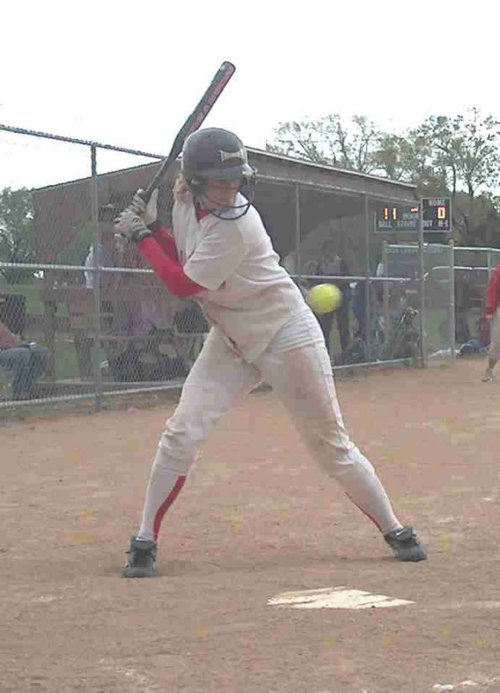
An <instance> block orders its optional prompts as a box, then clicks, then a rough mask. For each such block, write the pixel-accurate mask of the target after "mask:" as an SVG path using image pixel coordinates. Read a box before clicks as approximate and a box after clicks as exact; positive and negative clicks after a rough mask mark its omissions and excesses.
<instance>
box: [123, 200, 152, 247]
mask: <svg viewBox="0 0 500 693" xmlns="http://www.w3.org/2000/svg"><path fill="white" fill-rule="evenodd" d="M131 206H132V205H131ZM131 206H130V207H127V209H125V210H124V211H123V212H122V213H121V214H120V216H119V217H117V218H116V219H115V224H114V227H115V235H117V236H121V237H122V238H124V239H125V240H127V241H128V242H129V243H140V242H141V241H143V240H144V239H145V238H148V236H152V235H153V232H152V231H150V230H149V229H148V227H147V226H146V223H145V221H144V219H143V218H142V217H140V216H139V215H138V214H135V213H134V212H133V211H132V209H131Z"/></svg>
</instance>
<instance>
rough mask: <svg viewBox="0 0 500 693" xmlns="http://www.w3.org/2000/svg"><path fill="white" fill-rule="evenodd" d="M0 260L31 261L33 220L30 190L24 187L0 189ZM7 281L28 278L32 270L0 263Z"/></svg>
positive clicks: (13, 261) (0, 269)
mask: <svg viewBox="0 0 500 693" xmlns="http://www.w3.org/2000/svg"><path fill="white" fill-rule="evenodd" d="M0 261H1V262H10V263H32V262H34V261H35V224H34V212H33V202H32V197H31V191H30V190H28V189H27V188H20V189H19V190H12V189H11V188H4V189H3V190H1V191H0ZM0 274H1V275H2V276H3V277H4V279H5V280H6V281H7V283H9V284H20V283H22V282H25V281H26V280H27V279H32V278H33V274H34V272H33V271H32V270H19V269H16V268H12V267H0Z"/></svg>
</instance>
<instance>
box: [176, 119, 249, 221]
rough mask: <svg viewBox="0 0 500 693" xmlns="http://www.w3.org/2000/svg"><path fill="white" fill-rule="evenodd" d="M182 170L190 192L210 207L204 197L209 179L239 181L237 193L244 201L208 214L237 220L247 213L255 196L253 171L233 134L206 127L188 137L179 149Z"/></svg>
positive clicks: (241, 143)
mask: <svg viewBox="0 0 500 693" xmlns="http://www.w3.org/2000/svg"><path fill="white" fill-rule="evenodd" d="M181 169H182V174H183V176H184V179H185V181H186V183H187V185H188V187H189V189H190V190H191V192H192V193H193V194H194V195H195V196H196V197H199V198H200V197H201V198H203V197H205V199H206V201H207V202H208V203H209V204H210V205H212V204H213V202H214V201H213V200H210V198H209V197H207V195H206V192H207V184H208V181H209V180H212V179H217V180H221V181H229V180H235V181H239V182H240V186H239V191H240V192H242V193H243V194H244V196H245V197H246V198H247V202H246V203H245V204H243V205H232V206H230V207H225V208H222V209H211V210H210V211H211V213H212V214H214V215H215V216H217V217H219V218H220V219H239V218H240V217H242V216H243V215H244V214H246V213H247V212H248V209H249V208H250V205H251V203H252V200H253V196H254V189H255V169H254V168H253V167H252V166H250V164H249V163H248V158H247V151H246V149H245V146H244V145H243V142H242V141H241V140H240V139H239V137H237V136H236V135H235V134H233V133H232V132H229V131H228V130H222V129H221V128H205V129H203V130H198V131H196V132H194V133H193V134H191V135H190V136H189V137H188V138H187V140H186V142H185V143H184V147H183V149H182V163H181ZM235 212H236V214H235Z"/></svg>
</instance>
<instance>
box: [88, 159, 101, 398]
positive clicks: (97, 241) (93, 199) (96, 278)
mask: <svg viewBox="0 0 500 693" xmlns="http://www.w3.org/2000/svg"><path fill="white" fill-rule="evenodd" d="M90 160H91V173H92V175H91V179H90V205H91V219H92V226H93V229H94V244H93V256H94V257H93V260H94V268H95V270H94V271H93V272H92V278H93V282H92V285H93V292H94V344H93V346H92V367H93V373H94V384H95V409H96V411H100V409H101V406H102V373H101V364H100V351H101V271H100V267H101V259H100V248H101V234H100V228H99V190H98V177H97V149H96V147H95V145H91V147H90Z"/></svg>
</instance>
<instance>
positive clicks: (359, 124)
mask: <svg viewBox="0 0 500 693" xmlns="http://www.w3.org/2000/svg"><path fill="white" fill-rule="evenodd" d="M379 137H380V133H379V132H378V130H377V129H376V127H375V125H374V124H373V123H372V122H371V121H370V120H369V119H368V118H367V117H366V116H358V115H356V116H353V118H352V119H351V122H350V124H348V125H346V124H344V123H343V121H342V118H341V117H340V116H339V115H338V114H330V115H326V116H324V117H322V118H320V119H319V120H310V121H309V120H303V121H301V122H296V121H289V122H284V123H280V124H279V125H278V127H277V128H276V129H275V130H274V132H273V137H272V139H271V140H270V141H269V142H267V143H266V149H267V151H270V152H275V153H277V154H284V155H285V156H291V157H294V158H299V159H306V160H308V161H313V162H315V163H318V164H325V165H329V166H338V167H341V168H347V169H351V170H354V171H362V172H364V173H371V172H372V171H373V170H374V168H375V166H376V162H375V161H374V160H373V152H374V150H375V149H376V145H377V142H378V139H379Z"/></svg>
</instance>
